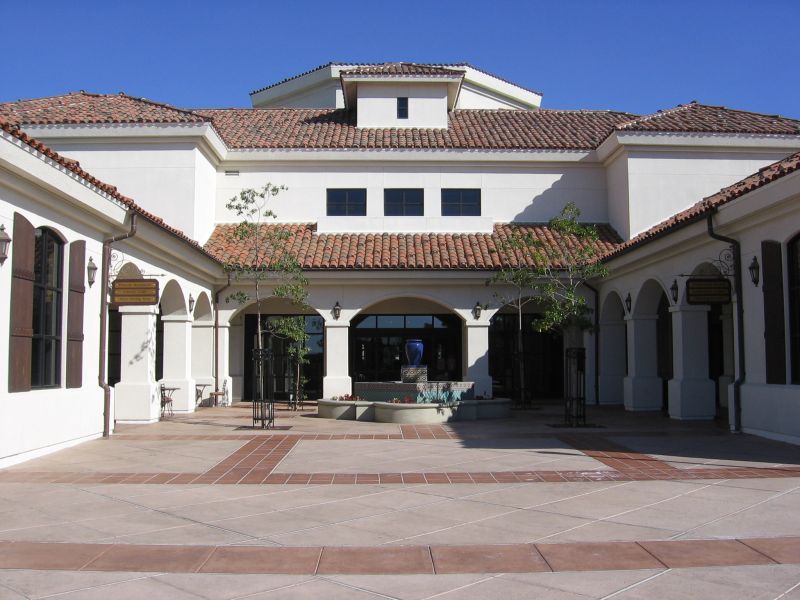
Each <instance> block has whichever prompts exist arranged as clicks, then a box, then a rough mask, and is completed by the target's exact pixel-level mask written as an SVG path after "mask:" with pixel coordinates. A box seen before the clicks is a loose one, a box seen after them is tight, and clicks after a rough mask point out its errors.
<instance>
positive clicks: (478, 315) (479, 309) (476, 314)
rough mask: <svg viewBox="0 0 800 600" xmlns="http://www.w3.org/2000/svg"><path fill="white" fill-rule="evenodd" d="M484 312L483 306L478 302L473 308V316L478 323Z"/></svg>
mask: <svg viewBox="0 0 800 600" xmlns="http://www.w3.org/2000/svg"><path fill="white" fill-rule="evenodd" d="M482 312H483V307H482V306H481V303H480V302H476V303H475V306H474V307H473V308H472V316H473V317H475V320H476V321H480V319H481V313H482Z"/></svg>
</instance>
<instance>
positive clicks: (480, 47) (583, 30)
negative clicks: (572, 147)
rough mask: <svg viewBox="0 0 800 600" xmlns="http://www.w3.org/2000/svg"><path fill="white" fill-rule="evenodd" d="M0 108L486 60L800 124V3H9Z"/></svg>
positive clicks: (571, 91)
mask: <svg viewBox="0 0 800 600" xmlns="http://www.w3.org/2000/svg"><path fill="white" fill-rule="evenodd" d="M0 10H2V13H0V14H2V15H3V22H4V27H3V35H2V36H0V56H2V57H3V60H2V64H3V67H2V71H3V73H2V79H0V82H2V83H0V101H8V100H15V99H17V98H31V97H37V96H46V95H52V94H60V93H64V92H67V91H73V90H80V89H84V90H87V91H94V92H105V93H108V92H111V93H113V92H118V91H124V92H126V93H129V94H133V95H136V96H144V97H146V98H151V99H154V100H159V101H163V102H168V103H170V104H175V105H177V106H185V107H200V106H204V107H212V106H214V107H216V106H219V107H222V106H249V98H248V95H247V94H248V92H249V91H251V90H254V89H257V88H260V87H263V86H265V85H268V84H270V83H272V82H275V81H277V80H279V79H282V78H284V77H287V76H291V75H293V74H296V73H299V72H302V71H305V70H308V69H310V68H312V67H316V66H318V65H320V64H323V63H326V62H328V61H331V60H334V61H365V62H381V61H396V60H408V61H416V62H460V61H466V62H470V63H473V64H474V65H476V66H479V67H481V68H483V69H485V70H487V71H489V72H492V73H496V74H497V75H500V76H503V77H505V78H507V79H510V80H512V81H514V82H517V83H519V84H520V85H523V86H525V87H529V88H532V89H535V90H539V91H542V92H544V102H543V106H546V107H548V108H611V109H618V110H626V111H630V112H635V113H646V112H652V111H654V110H657V109H659V108H668V107H671V106H675V105H676V104H679V103H684V102H688V101H690V100H693V99H697V100H699V101H701V102H705V103H709V104H723V105H726V106H730V107H735V108H742V109H746V110H754V111H759V112H767V113H770V114H783V115H787V116H792V117H797V118H800V77H798V72H800V68H798V66H797V56H798V48H797V42H796V37H797V24H798V22H800V0H784V1H779V0H671V1H667V0H638V1H628V2H625V1H621V0H619V1H618V0H605V1H597V2H592V1H589V0H584V1H581V0H553V1H550V0H548V1H538V0H536V1H534V0H530V1H518V2H510V1H504V0H494V1H490V2H486V1H482V2H478V1H473V0H462V1H460V2H451V1H449V0H423V1H419V0H399V1H398V0H392V1H388V0H371V1H353V2H350V1H347V0H340V1H332V0H331V1H327V2H322V1H311V0H289V1H280V2H279V1H274V2H272V1H267V0H263V1H258V0H217V1H216V2H210V1H207V0H196V1H179V0H156V1H154V0H128V1H127V2H123V1H112V0H102V1H98V0H91V1H90V0H86V1H79V2H69V1H63V0H61V1H58V2H56V1H51V0H38V1H34V0H28V1H27V2H25V1H16V0H0Z"/></svg>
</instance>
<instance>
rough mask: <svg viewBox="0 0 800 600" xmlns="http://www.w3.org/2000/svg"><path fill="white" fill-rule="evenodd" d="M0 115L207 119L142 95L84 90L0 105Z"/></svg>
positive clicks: (23, 121) (71, 119) (74, 120)
mask: <svg viewBox="0 0 800 600" xmlns="http://www.w3.org/2000/svg"><path fill="white" fill-rule="evenodd" d="M0 118H3V119H5V120H6V121H8V122H10V123H16V124H19V125H48V124H53V123H58V124H62V123H63V124H84V123H85V124H91V123H203V122H205V121H207V119H206V118H205V117H203V116H200V115H197V114H195V113H193V112H191V111H188V110H183V109H180V108H175V107H173V106H170V105H168V104H162V103H160V102H153V101H152V100H146V99H144V98H134V97H132V96H127V95H125V94H89V93H87V92H83V91H81V92H74V93H71V94H64V95H61V96H50V97H47V98H35V99H31V100H17V101H16V102H8V103H5V104H0Z"/></svg>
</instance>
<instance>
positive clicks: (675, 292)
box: [669, 279, 678, 302]
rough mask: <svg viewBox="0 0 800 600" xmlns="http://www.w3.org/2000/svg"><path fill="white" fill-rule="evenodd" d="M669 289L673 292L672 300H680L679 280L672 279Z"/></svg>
mask: <svg viewBox="0 0 800 600" xmlns="http://www.w3.org/2000/svg"><path fill="white" fill-rule="evenodd" d="M669 291H670V292H672V301H673V302H677V301H678V280H677V279H673V280H672V285H671V286H669Z"/></svg>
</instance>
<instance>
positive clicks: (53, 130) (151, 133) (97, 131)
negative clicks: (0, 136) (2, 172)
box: [24, 123, 227, 161]
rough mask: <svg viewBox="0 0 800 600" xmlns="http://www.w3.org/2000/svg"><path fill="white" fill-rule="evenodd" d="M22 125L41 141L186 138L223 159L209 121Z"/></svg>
mask: <svg viewBox="0 0 800 600" xmlns="http://www.w3.org/2000/svg"><path fill="white" fill-rule="evenodd" d="M24 129H25V132H26V133H27V134H29V135H30V136H32V137H34V138H36V139H38V140H41V141H44V142H47V141H48V140H58V141H59V142H73V141H75V142H83V141H87V140H89V141H92V142H96V143H102V142H108V143H117V142H126V141H131V142H133V141H135V142H142V141H151V142H154V143H158V142H176V141H177V142H180V141H185V142H189V143H194V144H198V145H199V146H201V147H202V146H205V149H206V150H207V154H209V153H210V154H211V156H213V157H214V159H215V160H216V161H220V160H223V159H224V158H225V154H226V152H227V147H226V146H225V143H224V142H223V141H222V138H221V137H220V136H219V134H218V133H217V132H216V130H215V129H214V127H213V126H212V125H211V124H210V123H101V124H96V123H87V124H84V125H72V124H56V125H26V126H25V128H24Z"/></svg>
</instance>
